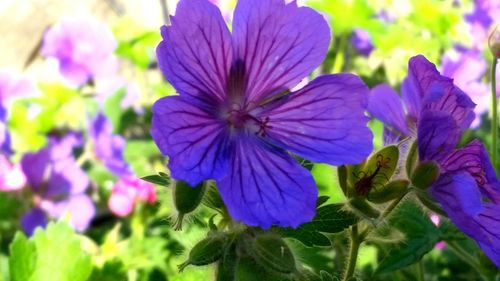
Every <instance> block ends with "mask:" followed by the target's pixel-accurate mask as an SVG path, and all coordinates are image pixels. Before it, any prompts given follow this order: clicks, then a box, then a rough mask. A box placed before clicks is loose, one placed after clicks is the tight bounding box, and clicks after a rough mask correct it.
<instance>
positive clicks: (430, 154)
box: [417, 111, 461, 162]
mask: <svg viewBox="0 0 500 281" xmlns="http://www.w3.org/2000/svg"><path fill="white" fill-rule="evenodd" d="M460 136H461V130H460V128H459V127H458V126H457V124H456V122H455V121H454V120H453V118H452V117H451V116H450V114H448V113H446V112H443V111H424V112H422V114H421V116H420V120H419V123H418V132H417V141H418V155H419V157H420V160H422V161H423V160H435V161H438V162H440V161H441V160H443V159H444V158H445V157H446V156H447V155H448V154H449V153H451V152H452V151H453V149H454V148H455V147H456V146H457V144H458V141H459V140H460Z"/></svg>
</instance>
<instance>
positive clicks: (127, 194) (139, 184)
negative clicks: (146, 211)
mask: <svg viewBox="0 0 500 281" xmlns="http://www.w3.org/2000/svg"><path fill="white" fill-rule="evenodd" d="M138 202H145V203H149V204H152V203H154V202H156V191H155V188H154V186H153V185H152V184H150V183H148V182H146V181H143V180H141V179H138V178H136V177H132V176H130V177H124V178H121V179H120V180H118V181H117V182H116V183H115V185H114V186H113V191H112V192H111V196H110V197H109V201H108V206H109V209H110V210H111V212H113V213H114V214H115V215H117V216H119V217H125V216H128V215H129V214H130V213H132V211H133V210H134V206H135V204H136V203H138Z"/></svg>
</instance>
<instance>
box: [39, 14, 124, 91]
mask: <svg viewBox="0 0 500 281" xmlns="http://www.w3.org/2000/svg"><path fill="white" fill-rule="evenodd" d="M116 47H117V42H116V40H115V38H114V36H113V33H112V32H111V30H110V28H109V27H108V26H107V25H105V24H104V23H101V22H99V21H98V20H97V19H95V18H93V17H71V18H69V17H68V18H63V19H61V20H60V21H59V22H58V23H56V24H55V25H53V26H52V27H51V28H50V29H49V30H47V32H46V33H45V35H44V38H43V44H42V50H41V52H42V54H43V55H44V56H46V57H50V58H55V59H56V60H57V61H58V63H59V71H60V72H61V74H62V75H63V76H64V77H65V78H66V79H67V80H68V81H69V82H71V83H72V84H74V85H75V86H81V85H83V84H85V83H86V82H87V81H89V79H91V78H92V77H96V76H98V77H99V76H109V75H114V74H115V73H116V71H117V67H118V61H117V58H116V57H115V56H114V54H113V52H114V50H115V49H116Z"/></svg>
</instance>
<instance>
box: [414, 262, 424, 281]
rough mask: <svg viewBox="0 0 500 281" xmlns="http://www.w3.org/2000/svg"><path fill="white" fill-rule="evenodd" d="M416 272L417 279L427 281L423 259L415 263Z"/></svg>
mask: <svg viewBox="0 0 500 281" xmlns="http://www.w3.org/2000/svg"><path fill="white" fill-rule="evenodd" d="M415 273H416V275H417V281H425V275H424V263H423V262H422V260H420V261H419V262H417V263H415Z"/></svg>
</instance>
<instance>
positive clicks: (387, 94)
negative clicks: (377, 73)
mask: <svg viewBox="0 0 500 281" xmlns="http://www.w3.org/2000/svg"><path fill="white" fill-rule="evenodd" d="M368 112H369V113H370V114H371V115H372V116H373V117H375V118H377V119H378V120H380V121H382V122H383V123H384V124H385V125H387V126H389V127H390V128H391V129H396V130H397V131H399V133H401V134H402V135H403V136H408V135H409V133H410V132H409V130H408V125H407V122H406V117H405V113H404V111H403V104H402V103H401V98H400V97H399V95H398V93H396V91H394V90H393V89H392V88H391V86H389V85H387V84H380V85H378V86H376V87H374V88H373V89H371V91H370V98H369V101H368Z"/></svg>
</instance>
